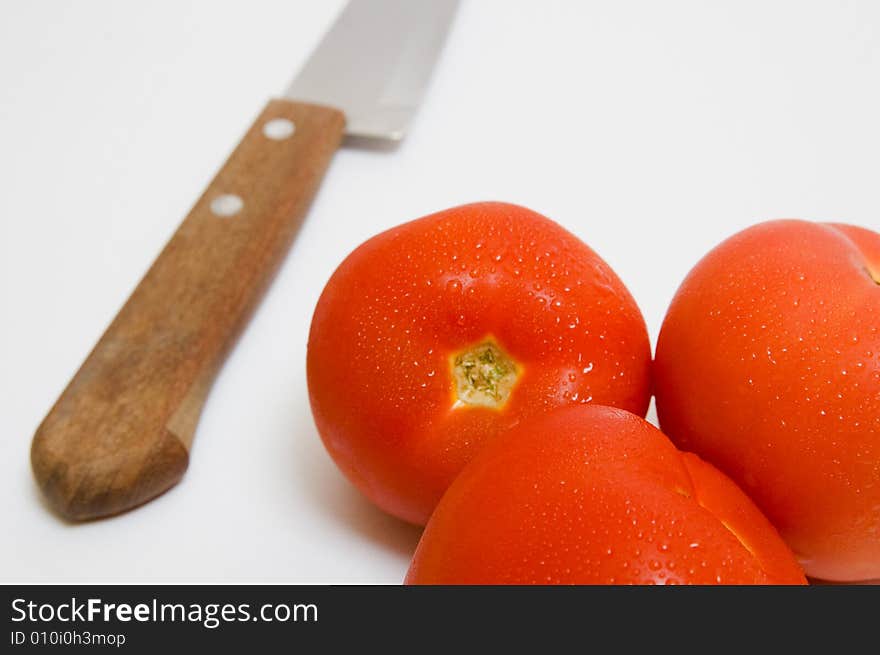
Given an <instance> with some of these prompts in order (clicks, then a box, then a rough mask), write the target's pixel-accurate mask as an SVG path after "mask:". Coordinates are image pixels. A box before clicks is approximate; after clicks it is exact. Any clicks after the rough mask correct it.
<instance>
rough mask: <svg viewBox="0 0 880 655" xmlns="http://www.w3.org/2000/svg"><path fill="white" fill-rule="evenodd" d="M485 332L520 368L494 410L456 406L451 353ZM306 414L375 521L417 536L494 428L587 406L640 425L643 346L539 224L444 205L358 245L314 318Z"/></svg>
mask: <svg viewBox="0 0 880 655" xmlns="http://www.w3.org/2000/svg"><path fill="white" fill-rule="evenodd" d="M487 336H491V337H492V338H493V339H494V340H495V341H496V342H497V343H498V345H499V346H500V347H501V348H502V349H503V350H504V351H505V352H506V353H507V354H509V355H510V356H511V357H512V358H513V359H514V360H515V362H516V363H517V365H518V370H519V372H520V377H519V380H518V381H517V382H516V385H515V386H514V388H513V391H512V393H511V395H510V398H509V399H508V400H507V402H506V404H505V405H504V406H503V407H502V408H501V409H495V408H486V407H476V406H465V407H458V408H453V403H454V400H455V396H454V388H455V386H454V378H453V375H452V371H451V366H450V357H451V356H452V355H453V354H454V353H456V352H459V351H461V350H462V349H463V348H466V347H468V346H472V345H474V344H476V343H479V342H480V341H481V340H483V339H485V338H486V337H487ZM307 378H308V385H309V396H310V401H311V406H312V412H313V415H314V418H315V423H316V425H317V427H318V431H319V433H320V434H321V437H322V439H323V441H324V444H325V446H326V448H327V450H328V451H329V453H330V454H331V456H332V457H333V459H334V461H335V462H336V463H337V465H338V466H339V468H340V469H341V470H342V471H343V472H344V473H345V474H346V475H347V476H348V477H349V478H350V479H351V480H352V482H354V484H355V485H356V486H357V487H358V488H359V489H360V490H361V491H362V492H363V493H364V494H366V496H367V497H368V498H370V499H371V500H372V501H373V502H375V503H376V504H377V505H378V506H379V507H381V508H383V509H384V510H386V511H387V512H389V513H391V514H393V515H395V516H398V517H400V518H402V519H404V520H407V521H410V522H412V523H416V524H424V522H425V521H427V519H428V517H429V516H430V514H431V511H432V510H433V509H434V506H435V505H436V503H437V502H438V500H439V499H440V496H441V495H442V494H443V492H444V491H445V490H446V488H447V487H448V486H449V484H450V483H451V481H452V480H453V479H454V478H455V476H456V475H457V474H458V472H459V471H460V470H461V469H462V468H463V467H464V465H465V464H466V463H467V462H468V461H470V459H471V458H472V457H473V455H474V454H475V453H476V452H477V451H478V450H479V449H480V447H481V446H482V445H483V444H484V443H485V442H486V441H489V440H491V439H492V437H493V436H494V435H495V434H497V433H498V432H500V431H501V430H503V429H506V428H507V427H509V426H511V425H513V424H516V423H517V422H519V421H521V420H523V419H525V418H527V417H529V416H531V415H533V414H536V413H540V412H544V411H548V410H550V409H553V408H555V407H560V406H564V405H569V404H577V403H583V402H590V401H592V402H597V403H603V404H607V405H613V406H617V407H621V408H625V409H628V410H630V411H632V412H635V413H639V414H642V415H644V413H645V412H646V411H647V407H648V401H649V398H650V344H649V341H648V334H647V330H646V327H645V323H644V320H643V318H642V316H641V313H640V312H639V309H638V307H637V306H636V304H635V301H634V300H633V299H632V297H631V296H630V294H629V292H628V291H627V290H626V288H625V287H624V285H623V283H622V282H621V281H620V280H619V279H618V278H617V276H616V275H615V274H614V272H613V271H612V270H611V268H610V267H609V266H608V265H607V264H606V263H605V262H604V261H602V260H601V259H600V258H599V256H598V255H596V254H595V253H594V252H593V251H592V250H590V248H588V247H587V246H586V245H585V244H584V243H583V242H581V241H580V240H579V239H577V238H576V237H574V236H573V235H572V234H570V233H569V232H567V231H566V230H564V229H563V228H562V227H560V226H559V225H557V224H556V223H554V222H552V221H550V220H549V219H547V218H545V217H543V216H541V215H539V214H536V213H535V212H532V211H530V210H528V209H525V208H522V207H517V206H515V205H507V204H502V203H477V204H472V205H465V206H461V207H456V208H453V209H449V210H446V211H443V212H439V213H437V214H433V215H430V216H427V217H424V218H421V219H418V220H415V221H412V222H410V223H406V224H404V225H401V226H399V227H396V228H393V229H391V230H388V231H387V232H384V233H382V234H379V235H377V236H375V237H373V238H372V239H370V240H368V241H367V242H365V243H364V244H362V245H361V246H360V247H358V248H357V249H356V250H355V251H354V252H352V253H351V254H350V255H349V256H348V257H347V258H346V259H345V261H343V262H342V264H341V265H340V266H339V268H338V269H337V270H336V272H335V273H334V274H333V276H332V277H331V278H330V280H329V282H328V283H327V285H326V287H325V289H324V291H323V293H322V295H321V298H320V299H319V301H318V304H317V307H316V308H315V313H314V316H313V318H312V325H311V330H310V334H309V344H308V356H307Z"/></svg>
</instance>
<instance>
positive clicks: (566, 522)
mask: <svg viewBox="0 0 880 655" xmlns="http://www.w3.org/2000/svg"><path fill="white" fill-rule="evenodd" d="M725 523H726V524H727V525H729V526H730V527H729V528H728V527H726V526H725ZM734 531H735V532H734ZM737 535H739V536H737ZM744 544H745V545H744ZM753 553H754V554H753ZM406 583H407V584H673V583H674V584H804V583H805V579H804V576H803V572H802V571H801V569H800V567H799V566H798V564H797V562H796V561H795V559H794V556H793V555H792V553H791V551H790V550H789V549H788V547H787V546H786V545H785V543H784V542H783V541H782V539H781V538H780V537H779V535H778V534H777V533H776V531H775V530H774V529H773V527H772V526H771V525H770V523H769V522H768V521H767V519H766V518H765V517H764V516H763V515H762V514H761V513H760V512H759V511H758V509H757V508H756V507H755V506H754V504H753V503H752V502H751V501H750V500H749V499H748V498H747V497H746V495H745V494H744V493H743V492H742V491H741V490H740V489H739V488H738V487H737V486H736V485H735V484H734V483H733V482H731V481H730V480H729V479H728V478H726V477H725V476H724V475H722V474H721V473H720V472H718V471H717V469H715V468H713V467H712V466H711V465H709V464H707V463H705V462H703V461H701V460H700V459H699V458H698V457H696V456H695V455H691V454H689V453H682V452H680V451H678V450H676V448H675V446H673V445H672V443H671V442H670V441H669V439H667V438H666V437H665V436H664V435H663V434H662V433H661V432H660V431H659V430H657V428H655V427H653V426H652V425H650V424H649V423H648V422H647V421H644V420H643V419H641V418H639V417H637V416H635V415H633V414H630V413H629V412H626V411H623V410H619V409H614V408H609V407H602V406H599V405H584V406H580V407H571V408H564V409H559V410H556V411H555V412H552V413H549V414H546V415H544V416H540V417H536V418H534V419H532V420H531V421H528V422H526V423H523V424H520V425H519V426H517V427H515V428H513V429H512V430H510V431H508V432H507V433H505V434H503V435H501V436H499V437H498V438H497V439H495V440H494V441H493V442H492V443H490V444H488V445H487V446H486V447H485V448H484V449H483V450H482V451H481V452H480V453H479V454H478V455H477V456H476V457H475V458H474V460H473V461H472V462H471V463H470V464H469V465H468V466H467V467H466V468H465V469H464V471H463V472H462V473H461V475H460V476H459V477H458V478H457V479H456V480H455V482H454V483H453V484H452V485H451V486H450V488H449V490H448V491H447V492H446V494H445V495H444V497H443V499H442V500H441V501H440V504H439V505H438V506H437V509H436V510H435V512H434V514H433V515H432V517H431V520H430V521H429V522H428V525H427V527H426V528H425V532H424V534H423V536H422V539H421V541H420V542H419V546H418V548H417V549H416V553H415V556H414V557H413V561H412V564H411V566H410V569H409V572H408V574H407V577H406Z"/></svg>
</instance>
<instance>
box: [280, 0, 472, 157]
mask: <svg viewBox="0 0 880 655" xmlns="http://www.w3.org/2000/svg"><path fill="white" fill-rule="evenodd" d="M458 2H459V0H351V2H349V4H348V5H347V6H346V7H345V9H344V10H343V11H342V13H341V14H340V15H339V17H338V18H337V20H336V22H335V23H334V25H333V27H331V28H330V30H329V31H328V32H327V34H326V35H325V36H324V38H323V40H322V41H321V43H320V44H319V45H318V47H317V49H316V50H315V51H314V53H313V54H312V56H311V57H310V58H309V60H308V61H307V62H306V65H305V66H304V68H303V69H302V71H300V73H299V75H298V76H297V77H296V79H295V80H294V81H293V83H292V84H291V85H290V87H289V88H288V89H287V91H286V92H285V96H286V97H288V98H291V99H293V100H301V101H306V102H314V103H316V104H322V105H328V106H331V107H336V108H337V109H341V110H342V112H343V113H344V114H345V117H346V129H345V131H346V134H348V135H350V136H358V137H367V138H376V139H389V140H392V141H399V140H400V139H402V138H403V136H404V135H405V133H406V130H407V127H408V126H409V123H410V119H411V118H412V116H413V114H414V113H415V110H416V108H417V106H418V104H419V102H420V100H421V98H422V95H423V94H424V91H425V88H426V87H427V85H428V79H429V77H430V75H431V71H432V70H433V68H434V63H435V61H436V60H437V57H438V55H439V53H440V50H441V49H442V47H443V42H444V40H445V38H446V33H447V31H448V30H449V25H450V23H451V22H452V17H453V15H454V14H455V10H456V8H457V6H458Z"/></svg>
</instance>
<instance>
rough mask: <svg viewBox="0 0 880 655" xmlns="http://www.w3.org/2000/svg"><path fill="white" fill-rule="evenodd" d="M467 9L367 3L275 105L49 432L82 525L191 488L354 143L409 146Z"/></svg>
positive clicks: (107, 336) (46, 471) (355, 8)
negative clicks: (258, 331)
mask: <svg viewBox="0 0 880 655" xmlns="http://www.w3.org/2000/svg"><path fill="white" fill-rule="evenodd" d="M457 4H458V0H351V2H350V3H349V4H348V5H347V6H346V8H345V9H344V10H343V12H342V13H341V14H340V16H339V18H338V19H337V20H336V22H335V24H334V25H333V27H332V28H331V29H330V31H329V32H328V33H327V34H326V35H325V37H324V39H323V41H322V42H321V43H320V45H319V46H318V48H317V50H316V51H315V52H314V53H313V54H312V56H311V58H310V59H309V60H308V62H307V63H306V65H305V67H304V68H303V70H302V71H301V72H300V74H299V76H298V77H297V78H296V79H295V80H294V82H293V84H292V85H291V86H290V88H289V89H288V90H287V91H286V93H285V94H284V97H283V98H280V99H276V100H271V101H270V102H269V103H268V104H267V105H266V107H265V108H264V109H263V111H262V113H261V114H260V115H259V117H258V118H257V120H256V122H255V123H254V124H253V125H252V126H251V128H250V129H249V130H248V132H247V133H246V134H245V136H244V138H243V139H242V141H241V142H240V143H239V144H238V146H237V147H236V149H235V150H234V151H233V153H232V155H231V156H230V157H229V159H228V160H227V161H226V163H225V164H224V165H223V167H222V168H221V169H220V171H219V173H217V175H216V177H215V178H214V179H213V181H212V182H211V183H210V184H209V185H208V188H207V190H206V191H205V192H204V194H203V195H202V196H201V198H199V200H198V201H197V202H196V204H195V206H194V207H193V209H192V210H191V211H190V213H189V215H188V216H187V217H186V218H185V219H184V221H183V223H182V224H181V225H180V227H179V228H178V229H177V231H176V232H175V234H174V235H173V236H172V237H171V240H170V241H169V242H168V244H167V245H166V246H165V248H164V250H163V251H162V252H161V253H160V254H159V256H158V258H157V259H156V261H155V262H154V263H153V265H152V267H151V268H150V270H149V271H148V272H147V273H146V275H145V276H144V278H143V279H142V280H141V282H140V283H139V284H138V286H137V287H136V288H135V290H134V292H133V293H132V295H131V296H130V297H129V299H128V301H127V302H126V303H125V305H124V306H123V308H122V309H121V310H120V312H119V314H117V316H116V318H115V319H114V320H113V322H112V323H111V324H110V326H109V327H108V328H107V330H106V332H105V333H104V335H103V336H102V337H101V339H100V341H98V344H97V345H96V346H95V348H94V349H93V350H92V352H91V354H89V356H88V357H87V358H86V360H85V362H84V363H83V364H82V366H81V367H80V369H79V371H78V372H77V373H76V375H75V376H74V377H73V379H72V380H71V382H70V383H69V384H68V386H67V388H66V389H65V390H64V392H63V393H62V394H61V396H60V398H59V399H58V400H57V402H56V403H55V405H54V406H53V407H52V409H51V410H50V411H49V414H48V415H47V416H46V418H45V419H44V420H43V422H42V424H41V425H40V426H39V428H38V429H37V432H36V434H35V436H34V440H33V443H32V446H31V464H32V467H33V471H34V475H35V477H36V480H37V482H38V484H39V485H40V487H41V488H42V490H43V492H44V494H45V496H46V498H47V499H48V500H49V503H50V504H51V506H52V507H53V508H55V510H57V511H58V512H59V513H60V514H61V515H62V516H64V517H66V518H68V519H71V520H84V519H92V518H98V517H102V516H107V515H111V514H116V513H118V512H122V511H124V510H127V509H130V508H132V507H135V506H137V505H139V504H141V503H144V502H146V501H148V500H150V499H152V498H154V497H156V496H157V495H159V494H161V493H162V492H163V491H165V490H167V489H168V488H169V487H171V486H173V485H174V484H176V483H177V482H178V481H179V480H180V478H181V477H182V476H183V474H184V472H185V471H186V468H187V464H188V462H189V450H190V446H191V444H192V441H193V436H194V432H195V428H196V424H197V422H198V418H199V415H200V413H201V410H202V406H203V404H204V402H205V399H206V396H207V394H208V391H209V389H210V387H211V384H212V382H213V380H214V377H215V376H216V374H217V372H218V370H219V368H220V366H221V364H222V361H223V359H224V357H225V355H226V353H227V352H228V351H229V349H230V348H231V346H232V344H233V342H234V340H235V338H236V336H237V335H238V334H239V332H240V331H241V330H242V328H243V327H244V325H245V324H246V322H247V320H248V318H249V316H250V314H251V313H252V311H253V310H254V308H255V306H256V304H257V302H258V301H259V299H260V297H261V296H262V294H263V292H264V291H265V289H266V287H267V286H268V285H269V283H270V281H271V278H272V275H273V273H274V272H275V270H276V269H277V268H278V266H279V265H280V263H281V261H282V260H283V258H284V255H285V254H286V252H287V251H288V249H289V247H290V245H291V243H292V241H293V238H294V236H295V235H296V232H297V229H298V228H299V225H300V224H301V223H302V221H303V219H304V217H305V215H306V211H307V209H308V206H309V203H310V201H311V200H312V197H313V196H314V194H315V192H316V190H317V188H318V185H319V184H320V182H321V178H322V177H323V175H324V172H325V170H326V168H327V165H328V164H329V162H330V159H331V157H332V155H333V153H334V152H335V151H336V149H337V148H338V147H339V145H340V142H341V140H342V137H343V135H351V136H354V137H361V138H367V139H384V140H391V141H397V140H399V139H401V138H402V137H403V135H404V133H405V132H406V129H407V126H408V124H409V121H410V118H411V117H412V115H413V113H414V111H415V109H416V106H417V104H418V102H419V100H420V99H421V96H422V95H423V92H424V90H425V87H426V85H427V82H428V78H429V76H430V73H431V70H432V68H433V65H434V62H435V60H436V58H437V56H438V54H439V52H440V50H441V48H442V45H443V41H444V39H445V36H446V33H447V31H448V28H449V24H450V23H451V21H452V17H453V15H454V13H455V10H456V6H457Z"/></svg>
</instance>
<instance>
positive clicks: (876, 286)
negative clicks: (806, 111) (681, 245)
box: [655, 220, 880, 581]
mask: <svg viewBox="0 0 880 655" xmlns="http://www.w3.org/2000/svg"><path fill="white" fill-rule="evenodd" d="M872 272H873V275H874V276H875V277H876V278H877V279H878V280H880V235H878V234H876V233H874V232H871V231H869V230H865V229H862V228H856V227H852V226H841V225H823V224H816V223H809V222H806V221H796V220H783V221H771V222H767V223H763V224H759V225H757V226H754V227H752V228H749V229H747V230H745V231H743V232H740V233H739V234H737V235H734V236H733V237H731V238H730V239H728V240H727V241H725V242H724V243H722V244H721V245H719V246H718V247H717V248H715V249H714V250H712V251H711V252H710V253H709V254H708V255H706V256H705V257H704V258H703V259H702V260H701V261H700V262H699V263H698V264H697V265H696V266H695V267H694V269H693V270H692V271H691V272H690V273H689V275H688V276H687V278H686V279H685V281H684V282H683V283H682V285H681V288H680V289H679V290H678V292H677V294H676V295H675V297H674V299H673V301H672V304H671V306H670V308H669V311H668V313H667V315H666V318H665V320H664V323H663V327H662V329H661V332H660V338H659V341H658V344H657V356H656V362H655V384H656V394H657V412H658V416H659V419H660V425H661V427H662V428H663V430H664V432H666V434H668V435H669V436H670V438H671V439H672V440H673V441H674V442H675V443H676V444H677V445H678V446H679V447H680V448H683V449H686V450H692V451H694V452H696V453H698V454H700V456H702V457H704V458H706V459H707V460H708V461H710V462H712V463H713V464H715V465H716V466H717V467H718V468H720V469H721V470H722V471H724V472H725V473H727V474H728V475H730V476H731V477H732V478H733V479H734V480H735V481H736V482H737V483H738V484H739V485H740V486H741V487H742V488H743V489H744V490H745V491H746V492H747V493H748V494H749V495H750V496H751V497H752V498H753V499H754V500H755V502H756V503H757V505H758V506H759V507H760V508H761V509H762V510H763V511H764V513H765V514H766V515H767V516H768V518H769V519H770V520H771V521H772V522H773V524H774V525H775V526H776V527H777V529H778V530H779V532H780V534H782V536H783V537H784V538H785V539H786V541H787V542H788V544H789V545H790V546H791V548H792V549H793V550H794V552H795V553H797V554H798V557H799V558H800V560H801V563H802V564H803V566H804V569H805V570H806V571H807V574H808V575H810V576H813V577H817V578H823V579H828V580H838V581H855V580H862V579H870V578H877V577H880V283H878V282H875V281H874V279H872Z"/></svg>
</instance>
